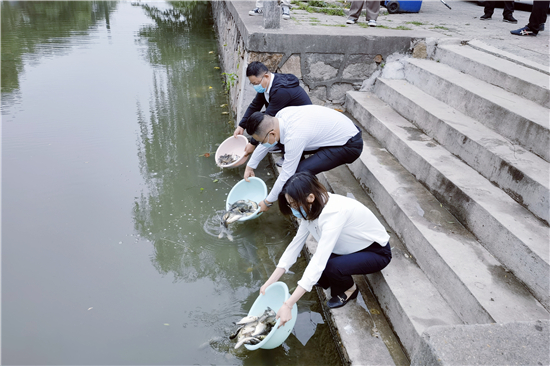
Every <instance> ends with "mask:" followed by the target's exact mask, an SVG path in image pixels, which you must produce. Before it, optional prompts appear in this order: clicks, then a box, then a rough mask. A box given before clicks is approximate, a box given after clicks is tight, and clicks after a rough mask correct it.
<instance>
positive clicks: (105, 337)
mask: <svg viewBox="0 0 550 366" xmlns="http://www.w3.org/2000/svg"><path fill="white" fill-rule="evenodd" d="M1 12H2V14H1V17H2V18H1V21H2V49H1V50H2V268H1V269H2V299H1V300H2V323H1V326H2V337H1V341H2V360H1V361H2V364H3V365H174V364H180V365H191V364H219V365H221V364H233V365H337V364H338V363H339V362H340V360H339V358H338V355H337V352H336V348H335V345H334V342H333V340H332V339H331V337H330V332H329V329H328V325H327V324H325V323H324V321H323V317H322V316H321V314H320V313H321V308H320V305H319V301H318V299H317V296H316V295H315V294H314V293H310V294H307V295H306V296H304V297H303V298H302V300H300V302H299V303H298V308H299V315H298V318H297V322H296V326H295V329H294V332H293V334H291V335H290V337H289V338H288V339H287V341H286V342H285V343H284V344H283V345H282V346H281V347H279V348H276V349H274V350H258V351H253V352H251V351H248V350H246V349H245V348H244V347H242V348H240V349H237V350H235V349H234V344H235V342H234V341H231V340H229V339H228V335H229V334H230V333H231V331H232V330H233V322H235V321H237V320H238V319H240V318H241V317H243V316H245V315H246V313H247V312H248V309H249V308H250V306H251V305H252V303H253V302H254V300H255V299H256V297H257V295H258V290H259V288H260V286H261V285H262V284H263V282H264V281H265V280H266V279H267V278H268V277H269V275H270V274H271V272H272V271H273V269H274V268H275V265H276V263H277V261H278V259H279V257H280V255H281V254H282V252H283V251H284V249H285V246H286V244H288V243H289V242H290V240H291V238H292V236H293V234H294V232H295V229H294V228H293V227H292V225H291V224H290V222H289V221H287V220H286V219H284V218H283V217H282V216H281V215H280V213H279V212H278V209H276V208H274V209H272V210H270V212H268V213H266V214H264V215H262V216H261V217H260V218H258V219H256V220H252V221H249V222H247V223H238V224H235V225H233V226H232V227H231V230H232V234H233V237H234V241H230V240H228V239H227V237H224V238H223V239H219V238H218V234H219V232H220V225H219V218H218V215H219V213H220V210H222V209H223V207H224V202H225V198H226V196H227V193H228V192H229V191H230V189H231V187H232V186H233V185H234V184H235V183H237V182H238V181H239V180H240V179H242V174H243V171H244V168H242V167H241V168H239V169H233V170H223V171H222V170H220V169H219V168H218V167H217V166H216V164H215V162H214V159H213V157H210V158H208V157H204V154H205V153H210V154H213V153H214V152H215V150H216V148H217V145H218V144H219V143H220V142H221V141H223V140H224V139H225V138H227V137H228V136H230V135H231V133H232V131H233V123H234V122H233V121H232V120H231V119H230V118H228V115H224V114H222V112H224V111H228V108H227V107H221V106H222V105H224V104H227V103H228V98H227V94H226V93H225V85H224V83H223V77H222V75H221V70H220V69H219V66H220V65H219V62H218V57H217V51H216V50H217V43H216V32H215V29H214V27H213V20H212V14H211V8H210V4H209V3H208V2H193V1H188V2H171V3H165V2H151V3H143V2H140V3H130V2H100V1H98V2H88V1H56V2H29V1H24V2H6V1H4V2H2V4H1ZM256 176H258V177H260V178H262V179H263V180H264V181H265V182H266V183H267V185H268V187H271V186H272V185H273V183H274V179H273V172H271V171H270V170H269V168H268V167H267V165H266V163H265V162H264V165H262V166H260V167H259V168H258V169H257V170H256ZM304 266H305V263H304V259H303V258H300V259H299V262H298V263H297V264H296V265H295V266H294V267H293V268H292V271H293V272H294V273H289V274H286V275H285V276H283V278H282V280H284V281H285V282H286V283H287V284H288V286H289V288H291V289H293V288H294V287H295V286H296V282H297V281H298V280H299V278H300V276H301V273H302V271H303V268H304Z"/></svg>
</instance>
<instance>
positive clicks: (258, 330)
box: [251, 322, 268, 337]
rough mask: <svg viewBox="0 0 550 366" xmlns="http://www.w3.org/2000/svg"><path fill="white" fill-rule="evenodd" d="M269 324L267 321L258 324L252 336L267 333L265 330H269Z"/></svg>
mask: <svg viewBox="0 0 550 366" xmlns="http://www.w3.org/2000/svg"><path fill="white" fill-rule="evenodd" d="M267 328H268V326H267V324H266V323H260V322H258V324H257V325H256V328H255V329H254V332H252V334H251V337H256V336H259V335H262V334H265V331H266V330H267Z"/></svg>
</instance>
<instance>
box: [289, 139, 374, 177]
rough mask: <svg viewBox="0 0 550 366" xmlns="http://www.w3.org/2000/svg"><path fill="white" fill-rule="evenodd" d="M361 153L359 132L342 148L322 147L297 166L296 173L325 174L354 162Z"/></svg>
mask: <svg viewBox="0 0 550 366" xmlns="http://www.w3.org/2000/svg"><path fill="white" fill-rule="evenodd" d="M362 151H363V138H362V137H361V132H359V133H357V135H355V136H353V137H352V138H350V139H349V140H348V141H347V142H346V144H345V145H343V146H330V147H322V148H320V149H319V150H317V151H316V152H315V153H314V154H313V155H312V156H310V157H309V158H307V159H305V160H302V161H301V162H300V164H298V168H297V169H296V172H303V171H305V170H307V171H309V172H310V173H311V174H313V175H316V174H319V173H321V172H326V171H328V170H331V169H333V168H336V167H337V166H340V165H342V164H350V163H352V162H354V161H355V160H356V159H357V158H358V157H359V156H360V155H361V152H362Z"/></svg>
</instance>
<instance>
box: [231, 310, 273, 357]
mask: <svg viewBox="0 0 550 366" xmlns="http://www.w3.org/2000/svg"><path fill="white" fill-rule="evenodd" d="M276 316H277V314H276V313H275V312H274V311H273V310H272V309H271V308H270V307H268V308H267V309H266V310H265V311H264V313H263V314H262V315H260V316H247V317H244V318H242V319H241V320H239V321H238V322H237V323H236V324H237V329H235V331H234V332H233V333H232V334H231V335H230V336H229V339H235V338H237V344H236V345H235V349H237V348H239V347H240V346H242V345H243V344H258V343H260V342H261V341H263V340H264V339H265V337H267V335H268V334H269V332H271V330H272V329H273V327H274V326H275V323H276V322H277V320H276Z"/></svg>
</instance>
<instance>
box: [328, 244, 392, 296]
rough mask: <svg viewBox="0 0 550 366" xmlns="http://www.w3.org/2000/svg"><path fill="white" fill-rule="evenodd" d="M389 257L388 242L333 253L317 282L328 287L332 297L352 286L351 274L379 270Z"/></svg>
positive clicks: (388, 260) (388, 261)
mask: <svg viewBox="0 0 550 366" xmlns="http://www.w3.org/2000/svg"><path fill="white" fill-rule="evenodd" d="M391 257H392V256H391V247H390V243H388V244H386V245H385V246H381V245H380V244H378V243H372V244H371V245H370V246H368V247H367V248H365V249H363V250H361V251H358V252H355V253H351V254H346V255H337V254H334V253H333V254H331V255H330V258H329V259H328V262H327V265H326V267H325V270H324V271H323V274H322V275H321V278H320V279H319V281H317V282H318V283H319V284H320V285H321V286H322V287H324V288H329V287H330V294H331V296H332V297H334V296H337V295H341V294H343V293H344V291H346V290H347V289H349V288H350V287H351V286H353V278H352V277H351V275H360V274H369V273H375V272H378V271H381V270H382V269H384V268H385V267H386V266H387V265H388V264H389V263H390V261H391Z"/></svg>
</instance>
